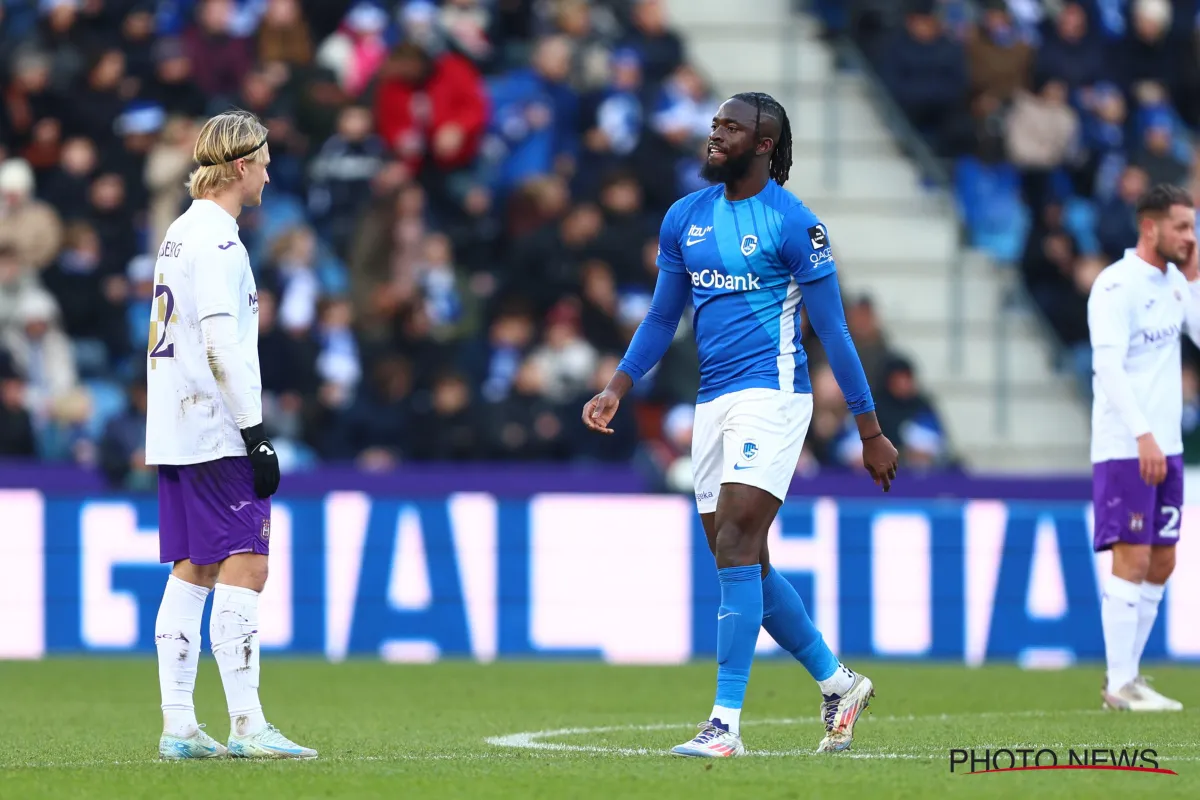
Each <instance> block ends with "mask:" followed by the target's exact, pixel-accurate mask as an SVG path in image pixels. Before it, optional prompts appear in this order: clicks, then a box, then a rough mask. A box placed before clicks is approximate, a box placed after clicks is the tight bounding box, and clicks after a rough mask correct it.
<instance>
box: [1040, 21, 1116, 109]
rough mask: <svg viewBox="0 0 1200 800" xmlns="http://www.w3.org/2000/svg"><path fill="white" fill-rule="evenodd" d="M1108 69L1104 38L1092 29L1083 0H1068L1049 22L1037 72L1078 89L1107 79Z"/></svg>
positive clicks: (1046, 77) (1072, 89)
mask: <svg viewBox="0 0 1200 800" xmlns="http://www.w3.org/2000/svg"><path fill="white" fill-rule="evenodd" d="M1105 71H1106V67H1105V64H1104V42H1103V40H1101V38H1100V35H1099V33H1097V32H1092V31H1091V30H1089V29H1088V16H1087V11H1086V10H1085V9H1084V7H1083V5H1082V4H1081V3H1077V2H1071V3H1067V4H1066V5H1064V6H1063V8H1062V11H1060V12H1059V13H1058V17H1057V18H1055V19H1054V21H1053V23H1052V24H1051V25H1048V26H1047V30H1046V33H1045V35H1044V36H1043V38H1042V44H1041V47H1040V48H1038V54H1037V62H1036V67H1035V69H1034V72H1035V73H1036V75H1037V77H1038V78H1040V79H1044V80H1061V81H1064V82H1065V83H1066V84H1067V86H1068V88H1070V89H1071V91H1075V90H1078V89H1084V88H1086V87H1088V86H1092V85H1094V84H1095V83H1097V82H1098V81H1100V80H1103V79H1104V77H1105Z"/></svg>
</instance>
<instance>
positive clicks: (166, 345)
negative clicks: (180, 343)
mask: <svg viewBox="0 0 1200 800" xmlns="http://www.w3.org/2000/svg"><path fill="white" fill-rule="evenodd" d="M158 279H159V280H160V281H161V280H162V279H163V276H162V275H159V276H158ZM174 319H175V295H173V294H171V287H169V286H167V285H166V284H165V283H157V284H155V285H154V315H153V317H152V319H151V320H150V358H152V359H154V358H174V357H175V343H174V342H171V341H168V334H169V332H168V327H169V326H170V324H171V323H172V322H174ZM151 367H153V362H151Z"/></svg>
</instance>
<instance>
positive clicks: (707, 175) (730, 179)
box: [700, 150, 754, 183]
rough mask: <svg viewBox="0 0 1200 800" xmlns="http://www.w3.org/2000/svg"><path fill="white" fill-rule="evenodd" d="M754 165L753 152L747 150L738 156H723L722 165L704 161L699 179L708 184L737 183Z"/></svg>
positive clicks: (707, 160)
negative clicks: (723, 161)
mask: <svg viewBox="0 0 1200 800" xmlns="http://www.w3.org/2000/svg"><path fill="white" fill-rule="evenodd" d="M753 163H754V151H753V150H747V151H746V152H744V153H741V154H739V155H736V156H735V155H733V154H732V153H726V154H725V163H724V164H714V163H713V162H712V161H711V160H709V159H707V158H706V159H705V160H704V164H703V165H702V166H701V167H700V177H701V178H703V179H704V180H706V181H708V182H709V183H737V182H738V181H740V180H741V179H742V178H744V177H746V175H747V174H749V172H750V165H751V164H753Z"/></svg>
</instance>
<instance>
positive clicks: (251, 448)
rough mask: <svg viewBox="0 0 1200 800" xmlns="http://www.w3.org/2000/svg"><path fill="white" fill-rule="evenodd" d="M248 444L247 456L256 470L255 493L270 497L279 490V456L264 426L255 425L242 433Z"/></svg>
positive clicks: (243, 439) (244, 440)
mask: <svg viewBox="0 0 1200 800" xmlns="http://www.w3.org/2000/svg"><path fill="white" fill-rule="evenodd" d="M242 441H243V442H245V443H246V455H248V456H250V466H251V468H253V470H254V493H255V494H257V495H258V496H259V497H270V496H271V495H273V494H275V492H276V491H277V490H278V489H279V456H277V455H275V447H274V446H273V445H272V444H271V440H270V439H268V438H267V433H266V431H264V430H263V426H262V425H261V424H260V425H254V426H252V427H249V428H246V429H245V430H243V431H242Z"/></svg>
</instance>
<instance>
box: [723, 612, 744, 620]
mask: <svg viewBox="0 0 1200 800" xmlns="http://www.w3.org/2000/svg"><path fill="white" fill-rule="evenodd" d="M741 615H742V614H741V612H740V611H730V612H729V613H727V614H717V619H725V618H726V617H740V616H741Z"/></svg>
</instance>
